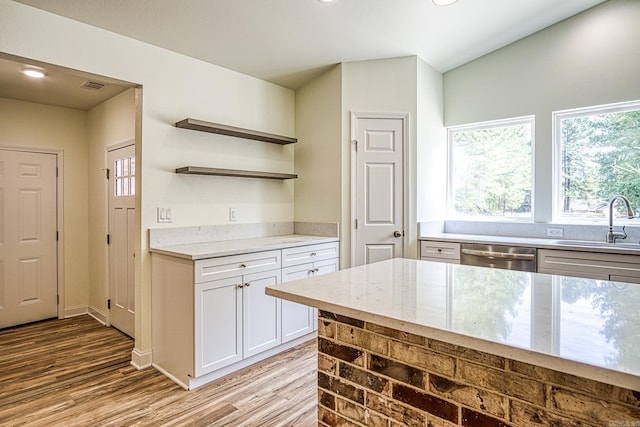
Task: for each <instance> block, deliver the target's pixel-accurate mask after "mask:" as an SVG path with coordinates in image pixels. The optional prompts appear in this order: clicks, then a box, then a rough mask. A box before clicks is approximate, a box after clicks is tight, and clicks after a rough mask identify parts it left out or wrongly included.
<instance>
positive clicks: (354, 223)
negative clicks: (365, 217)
mask: <svg viewBox="0 0 640 427" xmlns="http://www.w3.org/2000/svg"><path fill="white" fill-rule="evenodd" d="M353 228H355V229H356V230H357V229H358V218H356V219H355V220H354V222H353Z"/></svg>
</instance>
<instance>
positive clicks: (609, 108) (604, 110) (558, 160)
mask: <svg viewBox="0 0 640 427" xmlns="http://www.w3.org/2000/svg"><path fill="white" fill-rule="evenodd" d="M636 110H640V100H635V101H624V102H615V103H612V104H602V105H593V106H589V107H579V108H571V109H567V110H559V111H553V112H552V124H551V126H552V135H553V136H552V138H553V140H552V145H553V158H552V161H551V167H552V173H553V184H552V186H553V187H552V191H551V192H552V196H551V197H552V198H553V199H552V201H551V203H552V210H553V211H552V221H553V223H567V224H592V225H599V224H606V223H607V221H608V219H607V218H588V219H587V218H571V217H567V216H563V214H562V205H563V203H562V146H561V143H562V120H563V119H570V118H575V117H582V116H588V115H594V114H611V113H622V112H626V111H636ZM619 221H622V222H624V221H630V220H624V219H618V220H616V222H619Z"/></svg>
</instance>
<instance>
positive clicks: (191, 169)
mask: <svg viewBox="0 0 640 427" xmlns="http://www.w3.org/2000/svg"><path fill="white" fill-rule="evenodd" d="M176 173H181V174H188V175H218V176H236V177H243V178H265V179H295V178H297V177H298V175H296V174H293V173H274V172H258V171H245V170H236V169H218V168H204V167H199V166H185V167H182V168H178V169H176Z"/></svg>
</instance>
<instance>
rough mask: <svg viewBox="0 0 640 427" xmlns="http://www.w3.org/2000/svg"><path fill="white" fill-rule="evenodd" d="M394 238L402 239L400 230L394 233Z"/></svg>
mask: <svg viewBox="0 0 640 427" xmlns="http://www.w3.org/2000/svg"><path fill="white" fill-rule="evenodd" d="M393 237H402V231H398V230H396V231H394V232H393Z"/></svg>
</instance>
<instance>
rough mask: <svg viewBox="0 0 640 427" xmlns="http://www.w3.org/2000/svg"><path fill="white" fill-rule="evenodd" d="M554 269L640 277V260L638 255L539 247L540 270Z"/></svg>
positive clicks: (586, 274)
mask: <svg viewBox="0 0 640 427" xmlns="http://www.w3.org/2000/svg"><path fill="white" fill-rule="evenodd" d="M550 270H552V271H553V272H554V273H556V274H564V275H567V276H578V277H591V278H594V279H601V278H609V277H626V278H628V279H627V281H630V280H631V279H632V278H640V262H639V260H638V257H637V256H636V255H619V254H607V253H596V252H580V251H565V250H553V249H538V271H539V272H546V271H550Z"/></svg>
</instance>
